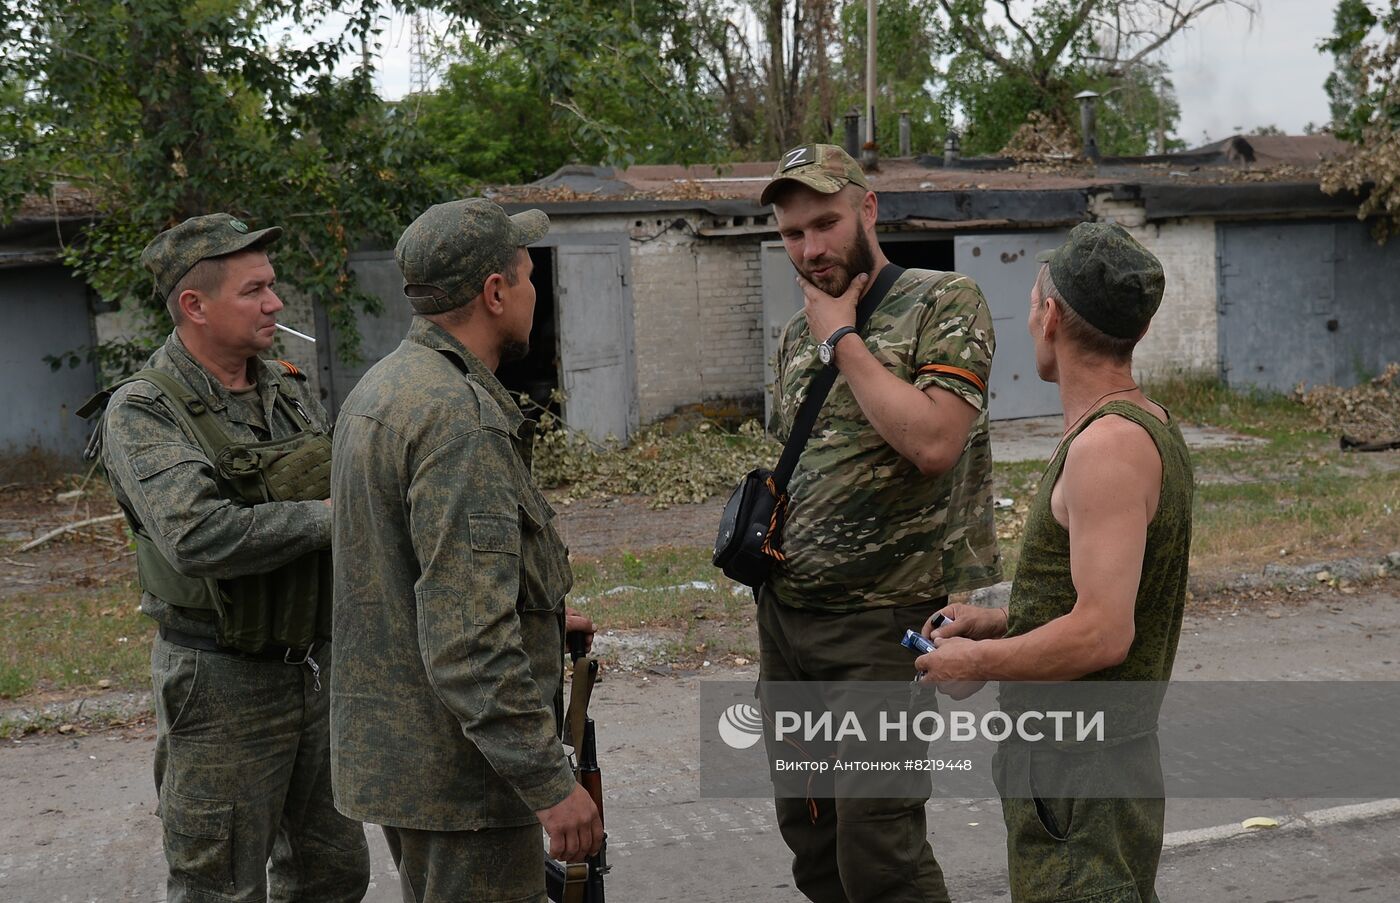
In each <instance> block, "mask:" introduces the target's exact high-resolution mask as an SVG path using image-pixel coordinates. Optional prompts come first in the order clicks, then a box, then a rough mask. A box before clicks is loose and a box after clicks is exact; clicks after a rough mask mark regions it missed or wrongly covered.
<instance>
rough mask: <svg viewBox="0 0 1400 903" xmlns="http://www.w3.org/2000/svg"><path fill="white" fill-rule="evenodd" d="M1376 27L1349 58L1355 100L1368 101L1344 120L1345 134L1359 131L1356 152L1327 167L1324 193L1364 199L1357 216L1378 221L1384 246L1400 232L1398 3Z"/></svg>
mask: <svg viewBox="0 0 1400 903" xmlns="http://www.w3.org/2000/svg"><path fill="white" fill-rule="evenodd" d="M1377 25H1378V26H1379V34H1378V35H1377V36H1376V37H1375V38H1374V39H1372V38H1365V39H1363V40H1362V41H1361V42H1360V43H1359V44H1358V45H1357V47H1356V49H1355V51H1354V52H1353V53H1352V54H1351V56H1350V57H1349V61H1350V64H1351V65H1354V66H1355V69H1354V70H1353V71H1352V75H1351V76H1349V78H1351V79H1352V81H1351V85H1352V87H1351V89H1350V90H1351V93H1352V96H1354V97H1356V98H1364V102H1361V103H1359V104H1358V106H1357V107H1355V108H1353V109H1352V115H1351V117H1350V119H1348V120H1346V122H1347V123H1349V124H1348V125H1346V126H1345V128H1347V129H1349V128H1350V127H1351V125H1356V127H1357V128H1359V134H1357V135H1356V136H1355V137H1354V138H1353V141H1354V142H1355V144H1356V147H1355V150H1354V151H1353V152H1352V153H1351V154H1350V155H1349V156H1347V157H1345V158H1343V159H1340V160H1334V161H1328V162H1327V163H1325V164H1324V165H1323V167H1322V188H1323V190H1324V191H1327V192H1331V193H1337V192H1340V191H1351V192H1354V193H1356V194H1359V195H1362V196H1363V197H1364V199H1363V200H1362V202H1361V206H1360V209H1359V210H1358V212H1357V215H1358V216H1359V217H1360V218H1362V219H1366V218H1369V217H1375V218H1376V219H1375V233H1376V237H1377V238H1378V239H1379V240H1381V241H1384V240H1385V239H1386V238H1388V237H1389V236H1390V235H1391V233H1393V232H1394V231H1396V229H1397V227H1400V0H1390V3H1389V7H1388V8H1387V9H1386V11H1385V13H1384V14H1383V15H1381V16H1379V17H1378V19H1377ZM1358 120H1362V121H1360V122H1359V123H1358Z"/></svg>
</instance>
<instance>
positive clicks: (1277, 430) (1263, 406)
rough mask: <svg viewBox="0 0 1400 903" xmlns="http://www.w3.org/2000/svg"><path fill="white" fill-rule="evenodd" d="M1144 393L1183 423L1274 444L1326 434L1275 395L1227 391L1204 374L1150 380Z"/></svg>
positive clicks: (1291, 401) (1302, 410)
mask: <svg viewBox="0 0 1400 903" xmlns="http://www.w3.org/2000/svg"><path fill="white" fill-rule="evenodd" d="M1143 391H1144V392H1146V393H1147V396H1148V397H1149V398H1151V399H1152V400H1153V401H1155V402H1157V403H1158V404H1160V405H1162V406H1164V407H1166V408H1167V409H1168V410H1169V411H1171V412H1172V416H1173V417H1175V418H1177V419H1178V420H1180V421H1182V422H1183V423H1193V424H1197V425H1204V426H1217V427H1221V428H1222V429H1227V430H1233V431H1234V432H1237V433H1244V434H1245V435H1247V436H1258V437H1261V438H1266V439H1271V440H1275V441H1286V440H1294V439H1298V438H1305V439H1315V438H1319V437H1321V436H1324V435H1325V433H1324V432H1323V431H1322V428H1321V427H1320V426H1319V424H1318V422H1317V420H1316V418H1315V417H1313V415H1312V414H1311V413H1310V412H1309V411H1308V409H1307V408H1305V407H1303V405H1301V404H1299V403H1298V402H1297V401H1296V400H1294V399H1293V398H1291V397H1289V396H1287V395H1283V394H1281V393H1278V392H1269V391H1266V390H1263V389H1247V390H1239V389H1231V388H1229V387H1228V386H1226V385H1225V384H1224V383H1223V382H1221V381H1220V380H1219V379H1216V378H1214V377H1203V376H1176V377H1171V378H1168V379H1161V380H1155V381H1152V382H1149V383H1147V384H1145V385H1144V386H1143Z"/></svg>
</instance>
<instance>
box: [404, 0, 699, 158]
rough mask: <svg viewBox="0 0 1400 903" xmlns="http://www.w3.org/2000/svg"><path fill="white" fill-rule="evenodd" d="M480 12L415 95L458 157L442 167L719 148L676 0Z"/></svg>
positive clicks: (578, 0)
mask: <svg viewBox="0 0 1400 903" xmlns="http://www.w3.org/2000/svg"><path fill="white" fill-rule="evenodd" d="M449 6H450V5H449ZM462 12H464V13H470V10H463V11H462ZM484 21H485V22H487V23H488V24H490V26H491V30H490V31H486V32H483V31H482V30H481V27H480V21H479V20H478V21H475V22H465V23H461V27H459V28H458V29H457V33H456V37H457V40H458V42H459V46H458V49H457V50H456V51H455V52H454V53H453V54H452V56H453V57H455V59H454V60H453V63H452V65H451V66H450V67H449V69H448V73H447V77H446V79H445V81H444V84H443V86H442V88H441V89H440V90H439V91H437V92H435V96H432V97H428V98H423V99H422V100H421V101H417V102H415V103H413V104H412V106H413V109H414V111H415V112H416V114H417V115H418V117H419V120H418V121H419V122H420V123H421V125H422V127H423V129H424V130H425V131H426V132H428V133H429V134H431V135H432V136H433V137H434V139H435V141H437V142H444V143H445V144H447V145H452V146H455V147H456V148H457V149H458V150H460V151H461V152H463V153H465V154H466V155H467V156H466V158H465V159H463V160H462V162H461V163H460V164H459V163H458V162H457V160H454V159H453V158H451V157H447V158H444V159H443V160H442V162H441V164H440V166H439V170H442V171H450V172H452V173H453V175H454V178H456V179H458V180H466V181H469V182H481V181H486V182H490V181H503V180H505V181H513V180H520V179H526V178H538V177H539V176H540V175H543V174H546V173H548V172H549V171H551V170H552V169H554V168H556V167H557V166H559V165H561V164H563V163H566V162H582V163H604V162H607V163H621V164H628V163H633V162H667V163H671V162H681V163H686V162H697V161H701V160H710V159H717V158H719V157H720V156H722V154H723V149H724V142H723V139H722V136H721V132H720V127H721V121H720V119H719V117H718V114H717V111H716V109H715V105H714V102H713V98H711V97H710V96H708V95H707V94H706V93H705V92H704V91H703V90H702V89H701V87H700V83H701V81H702V79H703V75H702V73H701V71H700V63H699V58H698V55H697V51H696V46H695V42H696V37H695V34H694V23H693V22H692V20H691V19H690V18H689V17H688V16H687V15H686V8H685V4H684V2H683V0H632V2H630V3H627V4H619V3H611V2H603V0H536V2H534V3H532V4H531V5H530V6H529V7H528V15H524V14H519V11H518V10H517V12H516V13H513V14H512V15H511V16H510V17H507V18H505V19H500V18H494V19H493V18H487V19H485V20H484ZM468 26H470V27H468ZM470 117H475V118H476V121H475V122H469V121H467V120H468V119H469V118H470ZM511 145H513V147H511ZM503 177H504V178H503Z"/></svg>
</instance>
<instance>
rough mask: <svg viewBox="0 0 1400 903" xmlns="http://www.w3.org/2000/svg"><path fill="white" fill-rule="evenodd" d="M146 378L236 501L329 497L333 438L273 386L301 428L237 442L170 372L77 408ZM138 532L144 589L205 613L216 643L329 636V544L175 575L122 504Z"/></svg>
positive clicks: (292, 641) (254, 646)
mask: <svg viewBox="0 0 1400 903" xmlns="http://www.w3.org/2000/svg"><path fill="white" fill-rule="evenodd" d="M138 380H143V381H145V382H148V383H150V384H152V385H153V386H155V387H156V388H157V389H158V390H159V391H160V393H161V395H162V396H164V397H165V399H166V400H167V401H168V402H170V410H171V412H172V413H173V414H174V415H175V417H176V418H177V419H178V420H179V421H180V422H181V423H182V424H184V426H185V427H186V428H187V429H188V430H189V431H190V432H191V433H193V434H194V436H195V438H196V439H197V440H198V442H199V446H200V448H201V449H202V450H203V451H204V454H205V455H206V456H207V457H208V458H209V461H210V462H211V463H212V464H213V465H214V473H215V476H214V479H215V481H216V482H217V483H218V486H219V493H220V495H222V496H223V497H224V498H226V499H229V500H230V501H233V502H235V503H237V504H242V505H249V506H251V505H260V504H264V503H267V502H300V501H318V500H322V499H326V498H329V497H330V485H331V484H330V476H331V440H330V437H329V436H328V435H326V434H325V433H323V432H320V431H318V430H316V429H315V427H314V426H313V425H312V423H311V420H310V418H308V417H307V416H306V413H305V411H303V410H302V409H301V405H300V403H299V402H298V401H297V400H296V399H295V398H294V397H291V396H290V395H289V394H288V392H287V390H286V389H284V388H282V386H280V385H279V386H278V390H277V399H276V402H275V403H276V405H277V407H278V408H279V409H280V410H282V411H283V413H285V414H286V415H287V416H288V417H289V418H290V419H291V421H292V422H293V423H295V424H297V425H298V426H299V427H300V429H299V430H298V432H296V433H294V434H292V435H291V436H286V437H283V438H280V439H272V440H269V441H266V442H237V441H234V440H233V439H232V438H231V437H230V436H229V435H228V433H227V432H226V431H225V430H224V428H223V426H222V424H221V423H220V422H219V418H218V417H216V416H214V414H213V412H211V411H210V410H209V408H208V406H207V405H205V403H204V402H203V401H202V400H201V399H200V398H199V397H198V396H197V395H195V394H194V392H192V391H191V390H190V389H189V388H188V387H186V386H184V385H183V384H181V383H180V381H179V380H177V379H175V378H174V377H172V376H171V375H170V374H168V373H166V372H164V371H162V370H155V369H146V370H141V371H139V372H137V373H135V374H133V375H131V376H129V377H127V378H126V379H124V380H122V381H121V382H118V383H116V384H115V385H113V386H111V387H110V388H108V389H106V390H105V391H103V392H101V393H99V394H98V395H97V396H95V397H94V398H93V399H92V400H91V401H89V402H88V403H87V404H86V405H84V406H83V408H82V409H80V410H79V412H78V413H79V415H80V416H91V415H92V414H93V413H95V412H96V411H98V410H102V409H105V407H106V405H107V402H108V401H109V400H110V398H111V396H112V393H113V392H115V391H116V390H117V389H118V388H120V387H121V386H123V385H125V384H127V383H130V382H136V381H138ZM122 510H123V512H124V513H125V514H126V518H127V522H128V523H129V524H130V526H131V530H132V533H133V534H134V535H135V537H136V573H137V578H138V579H139V581H140V584H141V589H142V590H144V591H146V592H148V593H150V594H151V595H152V596H155V597H156V598H157V599H160V600H161V601H163V602H166V603H168V604H170V605H174V606H178V607H180V608H186V609H193V611H192V612H191V616H192V617H195V618H196V619H199V620H204V619H206V618H208V617H210V616H211V615H212V618H213V622H214V625H215V630H216V638H217V640H218V642H219V644H220V645H223V646H229V647H231V648H234V649H238V650H240V651H243V652H250V653H254V652H259V651H261V650H262V649H263V648H264V647H266V646H291V647H293V648H298V649H300V648H305V647H307V646H309V645H311V644H312V643H313V642H321V641H325V640H328V639H329V638H330V635H331V579H332V575H331V553H330V550H329V549H327V550H323V551H318V552H312V553H310V554H308V555H303V556H302V557H300V558H298V559H296V560H294V561H290V562H287V563H286V564H284V565H282V566H281V567H279V568H276V569H274V570H271V571H268V572H266V573H261V574H248V575H246V576H243V577H236V578H233V579H229V580H218V579H214V578H208V577H189V576H186V575H184V574H181V573H180V572H179V571H177V570H175V568H174V567H173V566H172V565H171V564H170V562H169V561H167V560H166V558H165V556H164V555H162V554H161V551H160V549H159V547H157V546H156V544H155V542H154V541H153V540H152V539H151V537H150V534H149V533H147V532H146V530H145V528H144V527H143V525H142V524H141V522H140V520H139V519H138V518H137V517H136V515H135V514H134V513H133V512H132V511H131V510H129V509H128V508H127V507H126V506H125V505H123V506H122Z"/></svg>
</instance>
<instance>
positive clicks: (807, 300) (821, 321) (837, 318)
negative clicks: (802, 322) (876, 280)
mask: <svg viewBox="0 0 1400 903" xmlns="http://www.w3.org/2000/svg"><path fill="white" fill-rule="evenodd" d="M869 282H870V274H869V273H860V274H858V275H857V276H856V278H854V279H852V280H851V285H850V287H849V288H847V289H846V293H845V294H843V295H842V296H841V297H839V298H833V297H831V296H830V295H828V294H827V293H826V292H824V291H822V290H821V289H819V288H817V287H816V286H815V285H813V284H812V283H811V282H808V281H807V279H806V277H804V276H802V275H800V274H799V275H798V277H797V284H798V285H799V286H800V287H801V288H802V297H803V299H804V300H803V303H802V310H803V311H804V312H805V313H806V314H807V330H808V331H809V332H810V333H811V334H812V341H813V342H825V341H826V340H827V339H829V338H831V334H832V333H833V332H835V331H836V330H838V329H840V328H841V327H842V326H854V325H856V304H857V303H858V302H859V301H860V296H861V295H862V294H864V292H865V286H866V285H867V284H868V283H869Z"/></svg>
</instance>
